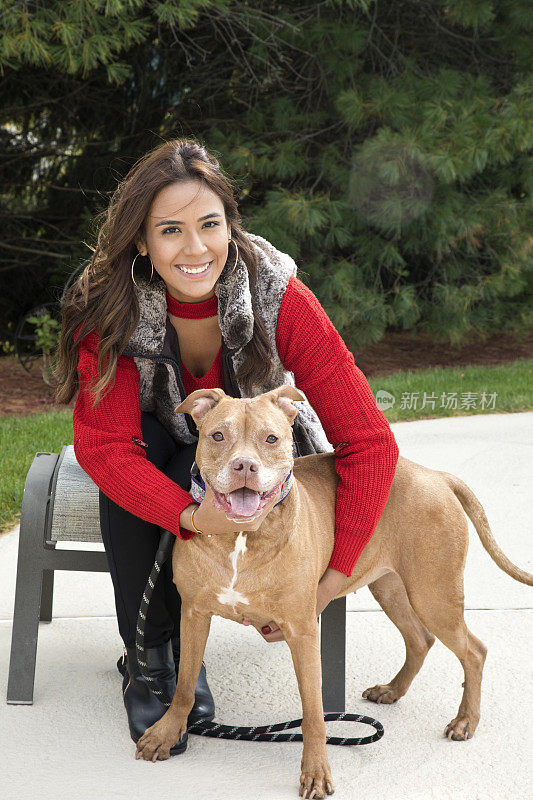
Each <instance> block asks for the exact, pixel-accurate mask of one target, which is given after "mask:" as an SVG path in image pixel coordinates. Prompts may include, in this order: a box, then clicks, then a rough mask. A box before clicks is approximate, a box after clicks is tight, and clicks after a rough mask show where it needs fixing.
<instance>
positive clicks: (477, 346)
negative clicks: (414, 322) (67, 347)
mask: <svg viewBox="0 0 533 800" xmlns="http://www.w3.org/2000/svg"><path fill="white" fill-rule="evenodd" d="M531 358H533V331H531V333H530V334H529V335H528V336H527V337H526V338H525V339H518V338H517V337H515V336H513V335H512V334H509V333H501V334H496V335H494V336H491V337H490V338H489V339H487V340H486V341H485V342H479V341H478V342H470V343H468V344H465V345H463V346H462V347H452V346H451V345H449V344H440V343H436V342H434V341H432V340H431V339H430V338H429V337H424V336H417V338H416V339H412V338H411V336H410V334H409V333H403V332H396V333H388V334H387V335H386V336H385V337H384V338H383V339H382V340H381V342H378V343H377V344H373V345H369V346H368V347H365V348H362V349H361V350H360V351H359V352H358V353H356V355H355V363H356V364H357V366H358V367H359V368H360V369H361V370H362V371H363V372H364V373H365V375H366V376H367V378H371V377H372V378H373V377H376V378H377V377H383V376H385V375H390V374H392V373H393V372H397V371H398V370H415V369H428V368H430V367H465V366H468V365H473V364H479V365H485V366H497V365H498V364H508V363H510V362H512V361H517V360H518V359H531ZM74 404H75V398H73V399H72V401H71V402H70V403H69V404H68V405H56V404H55V403H53V401H52V397H51V390H50V389H49V388H48V386H46V384H45V383H44V381H43V379H42V376H41V371H40V361H35V362H34V363H33V365H32V368H31V370H30V372H29V373H28V372H26V371H25V370H24V369H23V367H22V366H21V364H20V363H19V361H18V359H17V358H16V357H15V356H3V357H1V358H0V417H2V416H7V415H10V414H16V415H18V416H20V415H26V414H39V413H43V412H45V411H50V410H58V409H61V408H63V409H66V408H71V409H72V408H74Z"/></svg>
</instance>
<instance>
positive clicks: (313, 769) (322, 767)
mask: <svg viewBox="0 0 533 800" xmlns="http://www.w3.org/2000/svg"><path fill="white" fill-rule="evenodd" d="M333 792H334V789H333V779H332V777H331V768H330V766H329V762H328V759H327V756H326V757H325V758H324V759H318V760H315V761H314V764H313V765H312V764H310V763H308V764H307V768H306V765H304V761H303V759H302V774H301V775H300V793H299V794H300V797H302V798H303V800H313V798H315V797H325V796H326V794H333Z"/></svg>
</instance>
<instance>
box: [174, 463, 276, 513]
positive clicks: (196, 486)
mask: <svg viewBox="0 0 533 800" xmlns="http://www.w3.org/2000/svg"><path fill="white" fill-rule="evenodd" d="M291 487H292V469H291V471H290V472H289V474H288V475H287V477H286V478H285V480H284V481H283V486H282V487H281V497H280V499H279V500H278V502H277V503H276V505H274V506H273V508H276V506H277V505H278V504H279V503H281V501H282V500H284V499H285V498H286V497H287V495H288V494H289V492H290V490H291ZM190 494H191V495H192V496H193V498H194V500H195V501H196V502H197V503H201V502H202V500H203V499H204V497H205V483H204V479H203V478H202V476H201V475H200V470H199V468H198V464H197V463H196V461H194V462H193V465H192V467H191V488H190Z"/></svg>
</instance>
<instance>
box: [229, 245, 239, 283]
mask: <svg viewBox="0 0 533 800" xmlns="http://www.w3.org/2000/svg"><path fill="white" fill-rule="evenodd" d="M230 242H233V244H234V245H235V250H236V251H237V252H236V254H235V264H234V265H233V267H232V269H231V272H230V273H229V274H230V275H233V270H234V269H235V267H236V266H237V259H238V258H239V248H238V246H237V242H236V241H235V239H228V244H229V243H230Z"/></svg>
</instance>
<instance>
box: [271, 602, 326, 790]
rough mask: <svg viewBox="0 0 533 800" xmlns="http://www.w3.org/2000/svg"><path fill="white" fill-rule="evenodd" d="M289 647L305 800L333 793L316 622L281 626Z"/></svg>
mask: <svg viewBox="0 0 533 800" xmlns="http://www.w3.org/2000/svg"><path fill="white" fill-rule="evenodd" d="M280 627H281V629H282V631H283V634H284V636H285V640H286V641H287V644H288V645H289V647H290V650H291V655H292V662H293V664H294V671H295V672H296V678H297V681H298V689H299V690H300V697H301V700H302V736H303V754H302V766H301V769H302V772H301V775H300V795H301V796H302V797H304V798H313V797H325V796H326V793H327V794H333V779H332V777H331V767H330V766H329V761H328V756H327V752H326V725H325V723H324V711H323V707H322V664H321V661H320V644H319V636H318V621H317V619H316V617H315V616H314V615H313V618H312V619H311V620H310V621H309V623H308V624H306V625H304V624H299V625H298V626H296V625H295V626H293V625H284V624H283V623H282V624H281V625H280Z"/></svg>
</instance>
